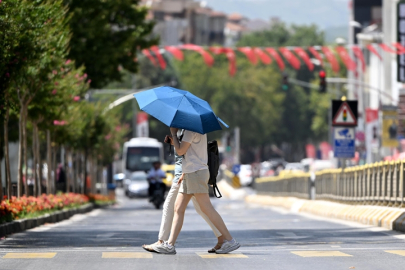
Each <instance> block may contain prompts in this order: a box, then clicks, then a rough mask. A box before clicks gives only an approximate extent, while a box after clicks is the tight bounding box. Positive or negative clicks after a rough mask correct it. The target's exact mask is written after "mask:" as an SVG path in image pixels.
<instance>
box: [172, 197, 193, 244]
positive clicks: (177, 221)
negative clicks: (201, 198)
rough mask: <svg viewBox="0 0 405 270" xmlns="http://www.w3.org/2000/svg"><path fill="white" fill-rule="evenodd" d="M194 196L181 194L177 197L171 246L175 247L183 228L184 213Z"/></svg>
mask: <svg viewBox="0 0 405 270" xmlns="http://www.w3.org/2000/svg"><path fill="white" fill-rule="evenodd" d="M192 196H193V195H192V194H184V193H179V195H177V199H176V204H175V206H174V218H173V224H172V230H171V232H170V237H169V241H168V242H169V244H171V245H174V244H175V243H176V240H177V237H178V236H179V234H180V231H181V228H182V227H183V221H184V213H185V212H186V208H187V205H188V203H189V202H190V200H191V197H192Z"/></svg>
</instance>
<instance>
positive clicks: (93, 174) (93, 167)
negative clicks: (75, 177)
mask: <svg viewBox="0 0 405 270" xmlns="http://www.w3.org/2000/svg"><path fill="white" fill-rule="evenodd" d="M96 182H97V163H96V159H95V158H94V157H92V158H91V184H90V190H91V193H93V194H96V193H97V192H96Z"/></svg>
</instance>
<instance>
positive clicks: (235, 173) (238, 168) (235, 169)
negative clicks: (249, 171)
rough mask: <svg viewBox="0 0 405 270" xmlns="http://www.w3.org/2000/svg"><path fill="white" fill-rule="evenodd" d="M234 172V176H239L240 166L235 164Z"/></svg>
mask: <svg viewBox="0 0 405 270" xmlns="http://www.w3.org/2000/svg"><path fill="white" fill-rule="evenodd" d="M232 172H233V174H234V175H238V173H239V172H240V164H235V165H233V166H232Z"/></svg>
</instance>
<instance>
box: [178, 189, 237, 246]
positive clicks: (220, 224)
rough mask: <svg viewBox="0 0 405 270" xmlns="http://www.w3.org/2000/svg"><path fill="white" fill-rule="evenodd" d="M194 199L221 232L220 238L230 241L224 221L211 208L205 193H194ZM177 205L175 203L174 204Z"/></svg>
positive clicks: (230, 237)
mask: <svg viewBox="0 0 405 270" xmlns="http://www.w3.org/2000/svg"><path fill="white" fill-rule="evenodd" d="M194 196H195V198H196V199H197V202H198V204H199V205H200V207H201V211H203V213H204V214H206V215H207V217H208V218H209V220H210V221H211V222H212V224H214V226H215V227H216V228H217V229H218V230H219V231H220V232H221V234H222V236H223V237H224V239H225V240H228V241H230V240H232V236H231V234H230V233H229V231H228V228H227V227H226V225H225V223H224V221H223V220H222V218H221V216H220V215H219V214H218V212H217V211H216V210H215V208H214V207H213V206H212V204H211V201H210V198H209V197H208V194H207V193H196V194H194ZM176 203H177V202H176Z"/></svg>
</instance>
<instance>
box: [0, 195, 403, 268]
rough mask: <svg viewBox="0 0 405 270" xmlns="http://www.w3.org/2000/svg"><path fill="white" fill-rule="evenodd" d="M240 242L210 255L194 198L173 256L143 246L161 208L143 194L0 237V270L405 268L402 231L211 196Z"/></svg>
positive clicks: (210, 242) (151, 237) (210, 241)
mask: <svg viewBox="0 0 405 270" xmlns="http://www.w3.org/2000/svg"><path fill="white" fill-rule="evenodd" d="M213 202H214V205H215V207H216V208H217V210H218V211H219V213H221V214H222V216H223V218H224V220H225V222H226V224H227V225H228V228H229V229H230V231H231V233H232V234H233V236H234V237H235V238H236V239H237V240H238V241H239V242H240V243H241V244H242V247H241V248H240V249H239V250H238V251H237V252H234V253H232V254H230V255H220V256H219V255H209V254H208V253H207V250H208V249H209V248H211V247H213V246H214V244H215V243H216V239H215V236H214V234H213V233H212V232H211V231H210V229H209V227H208V225H207V224H205V222H204V220H203V219H202V218H201V217H200V216H198V215H197V214H196V212H195V210H194V209H193V206H192V204H190V206H189V208H188V209H187V212H186V218H185V223H184V226H183V231H182V232H181V234H180V236H179V239H178V242H177V255H160V254H156V253H148V252H145V251H144V250H143V249H142V248H141V245H142V244H145V243H152V242H154V241H156V240H157V233H158V229H159V225H160V218H161V210H156V209H154V207H153V205H151V204H149V203H148V202H147V200H145V199H132V200H129V199H126V198H121V199H120V204H119V205H117V206H114V207H110V208H108V209H103V210H95V211H93V212H91V213H88V214H85V215H76V216H74V217H72V218H71V219H70V220H67V221H64V222H61V223H58V224H47V225H44V226H41V227H38V228H35V229H31V230H29V231H26V232H23V233H18V234H14V235H11V236H9V237H7V238H6V239H3V240H0V269H2V270H4V269H13V270H15V269H27V270H31V269H38V270H39V269H41V270H43V269H52V270H60V269H72V270H73V269H74V270H81V269H83V270H92V269H97V270H103V269H215V270H218V269H291V270H292V269H311V270H316V269H320V270H324V269H329V270H330V269H372V270H377V269H405V257H404V256H405V237H404V236H405V235H403V234H400V233H395V232H389V231H385V230H381V229H380V228H372V227H365V226H361V225H358V226H353V225H352V224H343V223H337V222H332V221H329V220H322V219H317V218H313V217H308V216H302V215H297V214H292V213H288V212H283V211H281V210H277V209H271V208H265V207H261V206H255V205H247V204H245V203H244V202H243V201H230V200H226V199H213Z"/></svg>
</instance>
